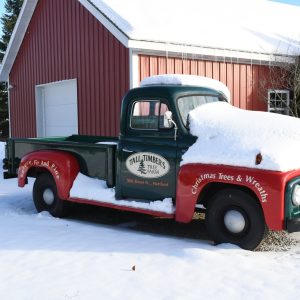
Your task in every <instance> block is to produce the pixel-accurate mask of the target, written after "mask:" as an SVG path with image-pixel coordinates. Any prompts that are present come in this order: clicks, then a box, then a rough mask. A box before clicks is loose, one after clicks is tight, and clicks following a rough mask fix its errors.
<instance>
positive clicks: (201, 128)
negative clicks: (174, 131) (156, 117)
mask: <svg viewBox="0 0 300 300" xmlns="http://www.w3.org/2000/svg"><path fill="white" fill-rule="evenodd" d="M189 117H190V119H189V120H190V131H191V133H192V134H193V135H195V136H197V137H198V139H197V141H196V142H195V144H194V145H192V146H191V147H190V148H189V150H188V151H187V152H186V153H185V154H184V155H183V160H182V162H181V165H185V164H189V163H209V164H221V165H233V166H240V167H247V168H257V169H264V170H273V171H289V170H294V169H297V168H300V120H299V119H296V118H293V117H289V116H283V115H278V114H272V113H267V112H258V111H246V110H243V109H239V108H236V107H233V106H231V105H230V104H228V103H225V102H215V103H209V104H204V105H201V106H199V107H197V108H196V109H195V110H193V111H191V112H190V115H189ZM258 154H261V157H262V161H261V163H260V164H256V156H257V155H258Z"/></svg>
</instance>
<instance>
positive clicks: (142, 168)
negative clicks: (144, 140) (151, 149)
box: [138, 160, 147, 174]
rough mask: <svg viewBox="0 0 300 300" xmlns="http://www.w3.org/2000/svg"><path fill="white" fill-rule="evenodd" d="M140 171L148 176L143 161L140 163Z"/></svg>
mask: <svg viewBox="0 0 300 300" xmlns="http://www.w3.org/2000/svg"><path fill="white" fill-rule="evenodd" d="M138 171H139V172H141V174H147V171H146V168H145V164H144V161H143V160H142V161H141V162H140V165H139V168H138Z"/></svg>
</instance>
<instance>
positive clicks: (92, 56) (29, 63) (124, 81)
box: [0, 0, 300, 137]
mask: <svg viewBox="0 0 300 300" xmlns="http://www.w3.org/2000/svg"><path fill="white" fill-rule="evenodd" d="M120 2H121V3H120ZM123 2H124V3H123ZM206 2H208V1H197V0H187V1H171V0H166V1H158V0H153V1H151V2H149V1H145V0H131V1H117V0H103V1H101V0H51V1H50V0H39V1H38V0H25V1H24V4H23V7H22V10H21V13H20V16H19V19H18V21H17V24H16V27H15V30H14V32H13V36H12V38H11V41H10V44H9V47H8V49H7V52H6V55H5V57H4V60H3V62H2V66H1V69H0V80H1V81H8V83H9V108H10V135H11V136H12V137H36V136H59V135H69V134H73V133H79V134H93V135H118V133H119V113H120V104H121V99H122V96H123V95H124V93H125V92H126V91H127V90H128V89H129V88H131V87H135V86H137V85H138V83H139V81H140V80H141V79H143V78H144V77H146V76H149V75H155V74H163V73H178V74H198V75H202V76H208V77H212V78H215V79H218V80H220V81H222V82H224V83H225V84H226V85H227V86H228V87H229V89H230V91H231V94H232V99H233V100H232V101H233V104H234V105H236V106H238V107H241V108H246V109H253V110H267V109H268V104H267V102H266V101H264V98H266V97H267V95H268V91H267V90H265V91H263V92H261V91H260V81H261V78H265V77H267V76H268V72H269V64H270V63H271V62H272V61H274V60H276V59H278V58H281V57H282V56H285V57H286V56H290V55H294V54H295V53H297V51H299V44H298V42H297V43H296V42H295V41H299V40H300V35H299V32H300V30H299V26H298V24H297V20H298V17H297V16H299V15H300V9H299V8H297V7H292V6H289V5H284V4H278V3H272V2H269V1H261V2H253V1H238V0H229V1H217V0H214V1H213V0H212V1H209V3H206ZM224 2H226V3H224ZM274 20H277V21H276V22H274ZM279 20H280V22H279ZM270 22H271V23H270ZM272 22H273V23H272ZM287 33H288V35H287ZM291 50H292V52H291ZM290 52H291V53H290ZM298 53H299V52H298ZM278 88H280V87H278ZM269 109H270V107H269Z"/></svg>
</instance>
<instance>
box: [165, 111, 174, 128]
mask: <svg viewBox="0 0 300 300" xmlns="http://www.w3.org/2000/svg"><path fill="white" fill-rule="evenodd" d="M171 127H172V112H171V111H169V110H167V111H166V112H165V113H164V128H171Z"/></svg>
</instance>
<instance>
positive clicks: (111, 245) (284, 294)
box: [0, 144, 300, 300]
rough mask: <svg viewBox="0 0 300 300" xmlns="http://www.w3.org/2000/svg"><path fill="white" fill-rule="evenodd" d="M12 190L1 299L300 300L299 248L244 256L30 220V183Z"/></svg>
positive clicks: (2, 220)
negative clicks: (133, 267)
mask: <svg viewBox="0 0 300 300" xmlns="http://www.w3.org/2000/svg"><path fill="white" fill-rule="evenodd" d="M0 146H1V147H0V149H1V150H0V152H1V153H0V156H1V157H3V144H1V145H0ZM16 186H17V182H16V180H15V179H10V180H5V181H4V180H3V179H0V188H1V189H0V241H1V243H0V299H10V300H14V299H16V300H19V299H20V300H27V299H31V300H34V299H37V300H40V299H43V300H46V299H49V300H53V299H55V300H58V299H61V300H66V299H75V300H76V299H82V300H88V299H93V300H94V299H141V298H142V299H172V300H173V299H207V298H209V299H241V298H243V299H254V298H255V299H298V298H299V289H300V280H299V268H300V246H294V247H293V248H291V249H290V250H289V251H287V252H277V253H275V252H249V251H244V250H241V249H239V248H237V247H235V246H233V245H229V244H224V245H219V246H217V247H215V246H212V245H210V243H209V242H208V241H205V240H192V239H187V238H177V237H171V236H168V235H165V234H160V235H158V234H153V233H149V232H138V231H134V230H132V229H130V227H129V226H128V224H120V225H104V224H99V223H98V222H93V221H83V220H78V219H65V220H62V219H56V218H53V217H51V216H49V215H48V214H47V213H45V212H43V213H40V214H37V213H36V211H35V209H34V206H33V203H32V199H31V189H32V182H30V184H29V185H28V186H27V187H26V188H25V189H18V188H17V187H16ZM104 211H105V210H104ZM133 216H134V215H133ZM134 221H135V220H134V219H132V222H134ZM154 222H155V221H154ZM294 236H297V234H295V235H294ZM298 236H299V235H298ZM134 265H135V266H136V270H135V271H132V266H134Z"/></svg>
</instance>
